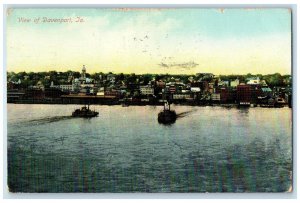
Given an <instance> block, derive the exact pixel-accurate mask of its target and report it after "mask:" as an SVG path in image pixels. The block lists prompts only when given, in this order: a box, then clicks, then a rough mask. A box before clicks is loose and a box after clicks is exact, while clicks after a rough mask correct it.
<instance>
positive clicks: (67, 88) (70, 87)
mask: <svg viewBox="0 0 300 203" xmlns="http://www.w3.org/2000/svg"><path fill="white" fill-rule="evenodd" d="M50 87H51V86H50ZM59 89H60V90H61V91H63V92H71V91H73V90H74V88H73V85H59Z"/></svg>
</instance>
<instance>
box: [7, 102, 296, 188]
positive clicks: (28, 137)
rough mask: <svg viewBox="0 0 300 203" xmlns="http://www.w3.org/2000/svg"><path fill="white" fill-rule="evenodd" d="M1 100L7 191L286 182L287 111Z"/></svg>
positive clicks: (289, 147)
mask: <svg viewBox="0 0 300 203" xmlns="http://www.w3.org/2000/svg"><path fill="white" fill-rule="evenodd" d="M78 107H79V106H77V105H28V104H27V105H23V104H8V105H7V109H8V113H7V117H8V127H7V131H8V137H7V146H8V151H7V152H8V158H7V160H8V163H7V167H8V186H9V188H10V191H12V192H282V191H288V190H289V188H290V187H291V184H292V183H291V178H292V110H291V109H289V108H278V109H275V108H249V109H237V108H223V107H192V106H173V107H172V108H173V109H175V110H176V112H177V114H180V117H179V118H178V119H177V121H176V123H174V124H173V125H169V126H165V125H161V124H158V122H157V114H158V113H159V111H160V110H161V108H162V107H155V106H129V107H121V106H92V107H91V108H95V109H96V110H97V111H99V117H96V118H91V119H84V118H72V117H71V116H70V115H71V113H72V111H74V110H75V109H76V108H78Z"/></svg>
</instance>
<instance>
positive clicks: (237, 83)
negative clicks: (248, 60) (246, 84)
mask: <svg viewBox="0 0 300 203" xmlns="http://www.w3.org/2000/svg"><path fill="white" fill-rule="evenodd" d="M239 84H240V80H239V79H235V80H231V81H230V87H237V86H238V85H239Z"/></svg>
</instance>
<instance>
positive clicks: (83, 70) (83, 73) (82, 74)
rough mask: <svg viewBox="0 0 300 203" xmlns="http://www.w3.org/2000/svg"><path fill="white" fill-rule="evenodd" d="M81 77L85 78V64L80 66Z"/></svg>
mask: <svg viewBox="0 0 300 203" xmlns="http://www.w3.org/2000/svg"><path fill="white" fill-rule="evenodd" d="M81 77H82V78H84V79H85V78H86V68H85V65H83V67H82V73H81Z"/></svg>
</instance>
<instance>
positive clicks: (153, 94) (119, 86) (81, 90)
mask: <svg viewBox="0 0 300 203" xmlns="http://www.w3.org/2000/svg"><path fill="white" fill-rule="evenodd" d="M86 75H87V74H86V67H85V66H83V68H82V71H81V75H80V77H79V78H75V77H73V76H72V75H70V76H69V81H70V82H69V84H54V82H51V85H50V86H49V87H44V85H43V84H41V83H40V82H38V83H37V84H36V85H35V86H32V87H30V88H27V89H25V90H20V89H18V88H17V87H18V84H20V83H21V82H22V81H20V80H19V81H17V82H13V83H12V82H9V83H8V102H16V101H18V100H26V99H27V100H28V99H32V100H36V101H37V100H45V101H56V102H59V101H60V99H61V98H62V97H68V98H72V96H76V98H80V97H83V98H84V97H85V96H94V98H97V99H105V98H113V99H114V100H118V101H124V99H126V100H128V101H130V100H135V101H144V102H151V103H157V102H162V101H163V100H165V99H169V100H171V101H172V102H174V103H188V104H212V103H214V104H239V105H251V104H254V105H256V104H261V105H268V106H273V105H276V104H288V103H290V105H291V88H290V87H274V88H272V89H271V88H270V87H268V84H267V83H266V82H265V81H264V80H261V79H260V78H259V77H255V78H247V80H246V81H243V82H240V80H239V79H238V78H236V79H232V80H221V79H220V78H219V77H217V76H215V75H213V74H211V73H202V74H199V75H200V77H199V75H196V76H197V77H196V78H197V79H194V77H192V76H191V77H189V78H188V81H187V82H183V81H182V80H180V79H179V78H174V77H170V78H168V79H167V80H163V79H161V80H160V79H155V78H152V79H151V80H149V82H148V83H147V84H144V83H140V82H139V81H138V80H136V81H130V82H128V81H127V82H125V81H122V80H119V81H118V82H116V76H115V75H114V74H107V75H105V76H103V75H100V76H99V79H98V80H94V79H91V78H88V77H87V76H86ZM66 95H67V96H66Z"/></svg>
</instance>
